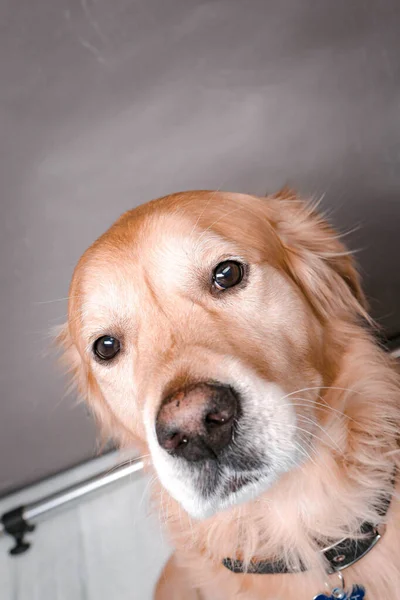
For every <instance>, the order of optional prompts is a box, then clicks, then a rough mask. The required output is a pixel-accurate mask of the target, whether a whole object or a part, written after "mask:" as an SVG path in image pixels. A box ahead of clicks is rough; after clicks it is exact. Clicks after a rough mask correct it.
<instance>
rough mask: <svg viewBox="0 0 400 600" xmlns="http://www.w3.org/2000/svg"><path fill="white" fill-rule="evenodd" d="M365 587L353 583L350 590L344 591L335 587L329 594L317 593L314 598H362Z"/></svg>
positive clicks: (333, 599) (335, 599)
mask: <svg viewBox="0 0 400 600" xmlns="http://www.w3.org/2000/svg"><path fill="white" fill-rule="evenodd" d="M364 598H365V589H364V588H363V587H362V586H361V585H353V588H352V589H351V591H349V592H346V591H345V590H343V589H342V588H335V589H333V590H332V591H331V593H330V594H329V596H327V595H326V594H319V595H318V596H315V597H314V600H364Z"/></svg>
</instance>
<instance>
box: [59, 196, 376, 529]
mask: <svg viewBox="0 0 400 600" xmlns="http://www.w3.org/2000/svg"><path fill="white" fill-rule="evenodd" d="M363 304H364V299H363V296H362V293H361V291H360V287H359V282H358V277H357V274H356V272H355V270H354V268H353V265H352V262H351V260H350V258H349V256H348V254H347V253H346V252H345V250H344V248H343V246H342V245H341V243H340V242H339V241H338V238H337V236H335V234H334V232H333V231H332V230H331V229H330V228H329V227H328V225H327V224H326V223H325V222H324V221H323V220H322V219H321V218H320V217H319V216H318V215H317V214H316V213H315V212H314V210H313V209H312V208H310V206H308V205H307V204H306V203H304V202H302V201H301V200H298V199H297V198H296V197H295V195H294V194H292V193H291V192H283V193H281V194H278V195H276V196H271V197H268V198H256V197H252V196H247V195H242V194H230V193H222V192H187V193H182V194H176V195H173V196H168V197H166V198H162V199H160V200H157V201H154V202H151V203H149V204H147V205H143V206H141V207H139V208H137V209H135V210H133V211H130V212H128V213H126V214H125V215H123V216H122V217H121V218H120V219H119V220H118V221H117V222H116V223H115V224H114V225H113V226H112V227H111V228H110V229H109V230H108V231H107V232H106V233H105V234H104V235H103V236H102V237H101V238H100V239H99V240H97V241H96V242H95V243H94V244H93V246H91V247H90V248H89V249H88V250H87V251H86V252H85V254H84V255H83V257H82V258H81V260H80V261H79V264H78V266H77V268H76V270H75V273H74V276H73V280H72V284H71V289H70V301H69V320H68V324H67V325H66V326H65V328H64V329H63V331H62V333H61V334H60V340H61V342H62V344H63V346H64V348H65V350H66V357H67V360H68V362H69V364H70V366H71V370H72V371H73V374H74V377H75V379H76V381H77V382H78V385H79V388H80V391H81V394H82V395H83V396H84V397H85V398H86V399H87V400H88V402H89V403H90V404H91V406H92V407H93V409H94V411H95V413H96V415H97V416H98V418H99V421H100V423H101V424H102V426H103V427H104V428H105V429H107V430H108V431H109V432H112V433H113V434H116V435H118V436H120V437H121V439H122V438H125V439H128V440H133V441H134V442H135V443H136V444H137V445H138V447H139V448H140V450H141V451H142V452H144V453H148V452H150V455H151V459H152V462H153V464H154V467H155V470H156V472H157V474H158V477H159V479H160V480H161V482H162V484H163V485H164V487H165V488H166V489H167V490H168V492H169V493H170V494H171V495H172V496H173V497H174V498H175V499H176V500H177V501H178V502H180V503H181V505H182V506H183V507H184V508H185V509H186V511H187V512H188V513H189V514H190V515H192V516H194V517H198V518H203V517H206V516H209V515H210V514H213V513H214V512H216V511H218V510H221V509H224V508H226V507H228V506H230V505H232V504H236V503H238V502H243V501H245V500H247V499H250V498H252V497H253V496H255V495H258V494H260V493H261V492H262V491H264V490H266V489H267V488H268V487H269V486H271V485H272V484H273V483H274V482H275V481H276V480H277V479H278V478H279V477H280V476H281V475H282V474H284V473H286V472H287V471H289V470H292V469H295V468H296V467H298V466H299V465H300V464H301V463H302V462H303V461H305V460H307V459H308V458H309V457H310V455H311V454H312V452H313V447H314V444H315V441H316V440H318V439H319V438H320V437H321V436H323V433H321V432H322V431H323V429H322V428H321V425H320V421H321V419H323V415H324V411H319V410H318V406H319V405H320V403H321V402H323V401H324V399H323V391H322V390H323V389H324V387H325V386H327V385H329V383H330V382H331V381H332V378H333V377H334V370H335V368H336V367H335V361H334V360H332V358H331V357H330V356H329V355H328V354H329V345H330V344H329V343H328V342H327V340H328V339H329V337H330V335H331V333H332V331H334V330H335V327H336V326H337V325H338V323H343V322H349V321H354V320H356V319H357V318H358V317H359V316H360V315H363V316H365V311H364V308H363Z"/></svg>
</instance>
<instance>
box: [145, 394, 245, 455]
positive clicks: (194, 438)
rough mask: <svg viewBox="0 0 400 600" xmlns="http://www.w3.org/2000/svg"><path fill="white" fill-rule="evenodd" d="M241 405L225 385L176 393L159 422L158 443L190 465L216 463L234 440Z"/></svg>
mask: <svg viewBox="0 0 400 600" xmlns="http://www.w3.org/2000/svg"><path fill="white" fill-rule="evenodd" d="M238 410H239V402H238V398H237V396H236V394H235V393H234V391H233V390H232V389H231V388H230V387H228V386H224V385H214V384H207V383H199V384H196V385H192V386H188V387H186V388H183V389H180V390H177V391H175V392H174V393H173V394H170V395H169V396H168V397H167V398H166V399H165V400H164V401H163V403H162V405H161V408H160V410H159V413H158V415H157V420H156V433H157V439H158V443H159V444H160V446H161V447H162V448H164V450H167V452H169V453H170V454H172V455H174V456H181V457H183V458H185V459H186V460H188V461H192V462H194V461H198V460H204V459H206V458H210V459H215V458H217V456H218V454H219V453H220V452H221V451H222V450H223V449H224V448H225V447H226V446H227V445H228V444H229V442H230V441H231V439H232V434H233V428H234V422H235V418H236V417H237V416H238Z"/></svg>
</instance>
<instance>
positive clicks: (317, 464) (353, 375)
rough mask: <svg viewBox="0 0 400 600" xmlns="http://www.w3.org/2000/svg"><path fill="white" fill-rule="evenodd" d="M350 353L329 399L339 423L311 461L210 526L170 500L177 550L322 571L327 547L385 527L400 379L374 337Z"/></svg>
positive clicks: (328, 426)
mask: <svg viewBox="0 0 400 600" xmlns="http://www.w3.org/2000/svg"><path fill="white" fill-rule="evenodd" d="M349 352H351V357H347V360H346V361H345V364H347V365H349V367H348V369H342V371H341V372H340V374H339V376H338V377H337V378H336V380H335V381H334V382H333V383H332V385H331V389H330V390H329V391H328V393H327V394H326V395H325V401H326V402H327V403H329V405H330V406H332V407H333V408H334V409H335V413H334V414H335V415H336V416H335V418H333V417H332V418H327V419H326V422H325V423H324V430H325V432H326V435H325V438H323V439H322V440H321V441H320V443H319V445H318V446H317V447H316V450H315V452H314V453H313V455H312V456H311V458H310V460H308V461H307V462H306V463H304V464H303V465H301V466H299V467H298V468H297V469H296V470H294V471H292V472H290V473H287V474H286V475H285V476H283V477H282V478H281V479H280V481H279V482H277V484H275V485H274V486H273V487H272V488H271V489H270V490H269V491H268V492H266V493H265V494H263V495H262V496H260V497H259V498H257V499H256V500H254V501H252V502H249V503H247V504H245V505H241V506H240V505H239V506H236V507H233V508H231V509H230V510H227V511H225V512H223V513H220V514H218V515H216V516H215V517H212V518H210V519H208V520H207V521H204V522H196V521H192V520H191V519H190V518H189V517H188V516H186V515H184V514H183V513H182V511H181V509H180V508H179V507H178V505H177V503H176V502H175V501H173V500H172V499H169V501H168V504H169V507H168V509H167V510H168V519H167V525H168V527H169V529H170V531H171V533H172V537H173V540H174V543H175V544H176V545H177V547H185V548H186V549H189V548H192V549H193V550H194V551H199V550H200V551H201V552H202V553H203V554H204V553H205V554H206V555H208V556H209V557H210V558H212V559H213V560H215V561H221V560H222V559H223V558H225V557H227V556H230V557H233V558H240V559H241V560H244V561H251V560H254V559H263V558H269V557H272V556H273V557H280V558H282V559H283V560H285V561H288V562H290V564H294V565H295V564H296V563H298V564H299V563H300V562H301V563H303V564H305V565H310V566H314V565H315V561H316V555H317V553H318V550H319V549H320V547H321V545H324V543H325V542H327V541H329V540H340V539H341V538H343V537H348V536H349V535H351V534H354V533H355V532H357V531H358V529H359V526H360V524H361V523H363V522H365V521H367V522H371V523H376V524H379V523H380V522H381V521H382V516H381V515H380V514H379V513H380V510H379V507H380V506H381V505H382V500H383V498H384V497H385V495H390V494H391V491H392V474H393V467H394V464H395V462H396V460H397V461H398V460H399V454H398V446H397V439H396V436H397V432H396V429H397V424H398V422H399V416H400V408H399V388H398V380H397V378H396V376H395V374H394V372H393V370H392V369H391V367H390V366H389V365H388V363H387V359H386V357H385V356H384V355H383V353H382V352H381V351H380V350H378V349H375V347H374V345H373V343H372V342H371V341H370V340H369V339H368V337H367V336H365V338H364V340H362V341H360V340H358V342H357V345H354V346H353V347H352V348H351V349H349ZM373 353H374V355H373V356H372V357H371V355H372V354H373ZM366 356H369V357H371V359H370V363H369V364H366V360H365V357H366ZM341 412H342V413H343V414H342V415H340V413H341ZM321 437H323V436H321Z"/></svg>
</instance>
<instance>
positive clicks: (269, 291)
mask: <svg viewBox="0 0 400 600" xmlns="http://www.w3.org/2000/svg"><path fill="white" fill-rule="evenodd" d="M219 251H220V252H222V254H232V255H239V256H245V257H246V259H247V261H248V262H249V264H250V265H251V266H252V267H251V268H252V269H253V266H254V269H253V271H254V282H253V283H252V284H251V285H249V286H248V288H247V291H246V294H243V295H241V294H240V293H238V294H236V295H235V294H232V295H231V296H230V297H229V299H228V300H226V301H224V302H219V303H218V302H217V301H215V299H209V298H208V296H207V294H205V293H203V291H198V290H197V289H196V291H195V292H194V291H193V289H194V287H195V285H194V283H193V282H194V280H195V279H194V278H195V277H196V276H197V275H196V273H197V272H198V273H199V278H200V279H201V273H200V270H201V268H202V264H203V263H204V262H207V260H210V265H211V264H212V257H213V256H214V255H215V256H216V255H217V254H216V253H218V252H219ZM209 257H211V258H209ZM196 285H197V284H196ZM232 321H234V323H235V326H234V327H232ZM104 322H107V326H109V327H112V331H111V332H110V331H108V330H107V332H108V333H112V334H113V335H116V333H118V334H119V335H121V336H123V337H124V340H125V345H126V346H128V342H129V347H131V350H129V352H130V353H129V364H131V365H132V369H131V371H132V372H130V370H129V368H128V367H127V366H126V365H127V364H128V363H127V362H126V361H127V359H124V360H125V363H124V364H125V366H124V367H122V366H121V367H119V366H117V367H115V369H114V367H103V369H102V370H101V369H99V368H98V367H96V365H94V363H93V360H92V358H91V354H90V348H91V343H92V341H93V339H94V336H95V334H96V332H101V331H102V327H103V323H104ZM109 324H110V325H109ZM370 325H371V322H370V319H369V317H368V313H367V308H366V303H365V299H364V296H363V293H362V290H361V287H360V283H359V278H358V275H357V272H356V270H355V268H354V265H353V261H352V259H351V257H350V255H349V253H348V252H347V251H346V249H345V248H344V246H343V245H342V243H341V241H340V239H339V237H338V236H337V235H336V234H335V232H334V231H333V230H332V229H331V228H330V227H329V226H328V224H327V223H326V222H325V220H324V219H323V218H322V217H321V216H320V215H318V214H317V212H316V210H315V207H313V206H312V205H311V204H310V203H307V202H304V201H302V200H301V199H299V198H298V197H297V196H296V195H295V194H294V193H293V192H291V191H290V190H283V191H282V192H280V193H279V194H276V195H273V196H268V197H267V198H256V197H253V196H247V195H243V194H229V193H223V192H205V191H196V192H186V193H181V194H175V195H172V196H168V197H165V198H162V199H159V200H156V201H153V202H151V203H149V204H146V205H143V206H141V207H139V208H137V209H135V210H133V211H130V212H128V213H126V214H125V215H123V216H122V217H121V218H120V219H119V220H118V221H117V222H116V223H115V224H114V225H113V226H112V227H111V228H110V229H109V230H108V231H107V232H106V233H105V234H104V235H103V236H102V237H101V238H100V239H99V240H97V241H96V242H95V243H94V244H93V246H91V248H89V250H88V251H87V252H86V253H85V254H84V255H83V257H82V258H81V260H80V261H79V263H78V266H77V268H76V270H75V273H74V276H73V280H72V284H71V289H70V301H69V318H68V324H67V325H66V326H65V327H64V328H63V330H62V332H61V333H60V335H59V341H60V343H61V344H62V346H63V348H64V350H65V358H66V361H67V363H68V366H69V368H70V370H71V372H72V375H73V378H74V380H75V381H76V383H77V384H78V386H79V390H80V393H81V394H82V396H83V397H84V398H85V399H86V400H87V401H88V402H89V404H90V406H91V407H92V409H93V411H94V413H95V415H96V416H97V419H98V421H99V423H100V425H101V427H102V429H103V431H104V432H105V433H106V435H108V436H110V435H112V436H114V437H115V438H116V439H118V440H119V441H120V443H121V445H125V446H126V445H135V446H136V447H137V448H138V449H139V451H140V452H141V453H142V454H143V455H145V456H148V455H149V448H148V440H147V436H146V428H145V423H144V419H143V414H144V413H145V412H146V411H147V412H146V414H147V415H149V418H150V419H154V417H155V414H156V412H157V408H158V406H159V402H160V394H161V391H162V390H163V389H165V387H166V386H170V385H172V382H173V383H174V384H176V382H177V381H180V380H182V379H183V380H187V379H189V380H190V378H191V377H192V376H193V377H201V376H204V377H206V376H207V373H208V372H209V371H210V369H212V368H214V367H213V365H214V362H215V357H216V356H218V357H221V356H229V357H234V359H235V360H237V361H239V362H240V364H243V365H246V368H247V367H249V368H251V369H252V370H253V372H254V373H256V374H257V376H259V377H260V378H262V379H263V380H268V381H272V382H276V383H277V384H279V385H280V386H281V388H282V389H283V390H284V391H285V396H284V397H283V398H282V401H283V402H291V403H292V404H293V407H294V410H295V411H296V414H297V416H298V418H299V419H300V421H299V422H300V423H307V422H310V423H311V421H312V422H313V423H314V421H315V426H314V425H313V428H312V431H311V430H310V431H311V432H310V435H311V436H312V442H311V443H309V444H308V445H305V446H304V447H303V448H302V452H303V453H304V461H303V462H302V464H300V465H299V466H297V467H296V468H293V469H291V470H289V471H288V472H287V473H285V474H283V475H282V476H281V477H280V478H279V480H278V481H277V482H276V483H274V484H273V485H272V486H271V488H270V489H268V490H266V491H264V492H263V493H262V494H261V495H260V496H258V497H256V498H254V499H253V500H250V501H248V502H246V503H244V504H239V505H235V506H231V507H230V508H227V509H225V510H223V511H221V512H218V513H217V514H215V515H213V516H211V517H209V518H207V519H205V520H200V521H198V520H193V519H192V518H191V517H190V516H189V515H188V514H187V513H186V512H185V511H184V510H183V509H182V508H181V506H180V505H179V503H178V502H177V501H176V500H175V499H173V498H172V497H171V495H170V494H168V493H167V492H166V491H165V490H164V489H163V488H162V486H161V484H160V483H158V482H156V483H155V484H154V498H155V501H156V505H157V506H158V508H159V510H160V516H161V519H162V520H163V522H164V523H165V526H166V528H167V529H168V532H169V535H170V539H171V541H172V544H173V545H174V547H175V554H174V556H173V557H172V559H171V560H170V562H169V564H168V565H167V567H166V569H165V571H164V573H163V575H162V576H161V578H160V582H159V585H158V589H157V593H156V597H157V599H158V600H164V599H176V600H179V599H180V598H182V600H183V599H185V600H187V599H190V598H202V599H204V600H219V599H221V600H227V599H228V598H229V599H231V598H240V599H242V600H250V599H252V600H311V599H312V598H313V597H314V596H315V595H316V594H317V593H318V592H322V591H324V589H325V588H324V583H325V581H326V580H327V579H329V581H331V583H332V585H333V584H334V583H335V582H336V580H335V577H331V578H327V577H326V576H325V574H324V568H323V564H322V563H321V561H320V557H319V554H318V551H317V550H318V543H324V541H325V542H326V540H329V539H340V538H342V537H344V536H349V535H351V534H354V532H356V531H357V528H358V526H359V524H360V523H361V522H362V521H365V520H368V521H373V522H377V523H380V522H381V520H382V519H381V517H379V514H378V509H379V506H380V502H381V499H382V496H383V494H385V493H387V492H390V493H392V492H393V490H392V489H391V488H392V483H391V477H392V473H393V468H394V465H395V464H396V463H397V464H398V462H399V449H398V435H399V422H400V418H399V417H400V394H399V390H400V387H399V379H398V376H397V374H396V372H395V369H394V365H393V364H392V362H391V360H390V358H389V357H388V356H387V355H386V354H385V353H384V351H383V350H381V349H380V347H379V346H378V345H377V343H376V341H375V340H374V338H373V336H372V334H371V332H370V329H371V327H370ZM112 369H114V371H112ZM133 374H134V375H133ZM307 420H308V421H307ZM303 426H304V427H306V428H308V425H307V426H306V425H303ZM310 427H311V426H310ZM146 460H147V463H148V464H147V467H148V469H149V470H152V469H153V466H152V461H151V459H149V458H148V459H146ZM399 517H400V505H399V502H398V495H397V493H396V492H394V495H393V499H392V503H391V507H390V510H389V512H388V515H387V517H386V521H387V532H386V534H385V536H384V538H383V539H382V540H381V541H380V542H379V543H378V545H377V546H376V548H374V549H373V550H372V551H371V552H370V553H369V554H368V555H367V556H366V557H364V558H363V559H362V560H360V561H359V562H358V563H357V564H356V565H355V566H353V567H351V568H349V569H347V570H345V571H344V575H345V577H346V582H348V583H351V582H356V583H361V584H363V585H365V586H366V588H367V591H368V596H367V597H368V598H371V600H372V599H373V598H376V599H379V600H396V598H397V597H398V594H399V590H400V555H399V552H398V550H399V548H400V522H399ZM225 557H231V558H234V557H240V558H242V559H243V560H245V561H249V560H250V559H252V558H265V557H280V558H283V559H285V560H288V561H290V562H291V563H292V562H295V563H296V561H297V562H298V561H304V562H305V563H306V564H307V565H308V566H309V567H310V570H309V571H308V572H306V573H304V574H298V575H294V574H288V575H270V576H266V575H265V576H260V575H237V574H232V573H230V572H229V571H228V570H227V569H225V568H224V567H223V566H222V565H221V560H222V559H223V558H225Z"/></svg>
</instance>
